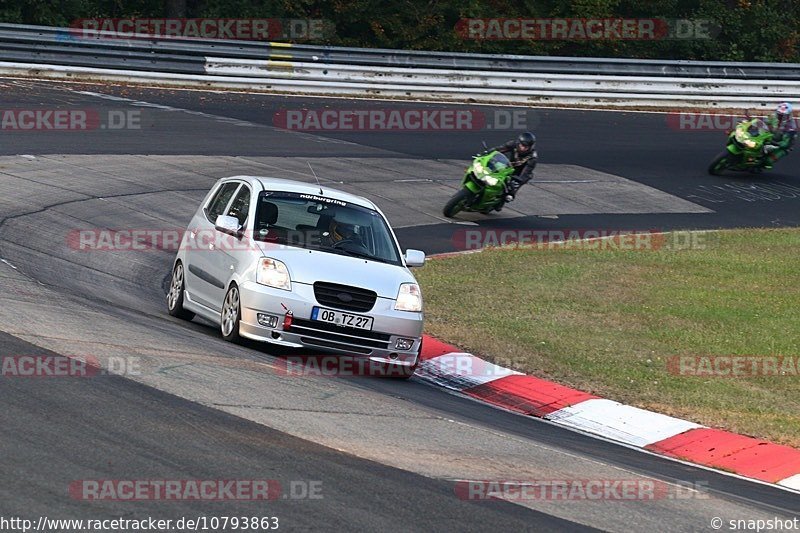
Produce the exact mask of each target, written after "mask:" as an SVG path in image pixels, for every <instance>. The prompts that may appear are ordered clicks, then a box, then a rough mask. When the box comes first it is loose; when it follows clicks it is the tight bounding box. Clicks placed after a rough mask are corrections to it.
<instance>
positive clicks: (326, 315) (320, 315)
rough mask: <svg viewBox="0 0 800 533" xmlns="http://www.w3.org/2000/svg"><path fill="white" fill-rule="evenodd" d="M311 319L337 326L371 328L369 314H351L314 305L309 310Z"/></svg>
mask: <svg viewBox="0 0 800 533" xmlns="http://www.w3.org/2000/svg"><path fill="white" fill-rule="evenodd" d="M311 320H319V321H320V322H327V323H328V324H336V325H337V326H344V327H346V328H356V329H366V330H371V329H372V317H371V316H363V315H353V314H350V313H343V312H341V311H334V310H333V309H325V308H324V307H315V308H314V309H313V310H312V311H311Z"/></svg>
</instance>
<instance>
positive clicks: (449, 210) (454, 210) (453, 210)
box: [442, 189, 475, 218]
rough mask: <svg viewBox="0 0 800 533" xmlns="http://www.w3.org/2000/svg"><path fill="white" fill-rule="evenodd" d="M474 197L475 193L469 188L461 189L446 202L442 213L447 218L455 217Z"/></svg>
mask: <svg viewBox="0 0 800 533" xmlns="http://www.w3.org/2000/svg"><path fill="white" fill-rule="evenodd" d="M474 197H475V195H474V194H473V193H472V192H471V191H469V190H468V189H461V190H460V191H458V192H457V193H455V194H454V195H453V197H452V198H450V200H449V201H448V202H447V203H446V204H445V206H444V209H443V210H442V213H444V216H446V217H447V218H453V217H454V216H456V215H457V214H458V213H459V212H460V211H462V210H463V209H464V206H466V205H467V204H468V203H469V202H471V201H472V199H473V198H474Z"/></svg>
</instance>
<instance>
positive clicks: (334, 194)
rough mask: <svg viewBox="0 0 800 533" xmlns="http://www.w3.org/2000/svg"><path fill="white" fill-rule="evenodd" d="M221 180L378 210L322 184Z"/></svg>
mask: <svg viewBox="0 0 800 533" xmlns="http://www.w3.org/2000/svg"><path fill="white" fill-rule="evenodd" d="M223 179H224V180H234V179H235V180H242V181H247V182H248V183H250V184H251V185H253V186H254V187H258V185H261V187H262V188H263V189H266V190H269V191H283V192H297V193H301V194H312V195H314V196H324V197H326V198H333V199H335V200H341V201H343V202H350V203H354V204H358V205H360V206H362V207H367V208H369V209H378V206H376V205H375V204H374V203H372V202H371V201H370V200H368V199H366V198H364V197H363V196H358V195H355V194H350V193H349V192H344V191H340V190H339V189H334V188H333V187H329V186H327V185H324V184H323V185H317V184H316V183H308V182H304V181H296V180H287V179H283V178H271V177H267V176H230V177H227V178H223ZM320 189H322V194H320V193H319V191H320Z"/></svg>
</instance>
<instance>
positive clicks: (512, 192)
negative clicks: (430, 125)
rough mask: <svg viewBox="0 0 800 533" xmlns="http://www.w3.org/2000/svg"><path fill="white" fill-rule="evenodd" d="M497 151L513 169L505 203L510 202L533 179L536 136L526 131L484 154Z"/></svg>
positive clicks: (536, 156)
mask: <svg viewBox="0 0 800 533" xmlns="http://www.w3.org/2000/svg"><path fill="white" fill-rule="evenodd" d="M495 150H496V151H498V152H501V153H502V154H504V155H505V156H506V157H507V158H508V160H509V161H511V166H513V167H514V174H513V175H512V178H511V180H509V183H508V191H507V193H508V194H507V195H506V198H505V200H506V202H510V201H512V200H513V199H514V196H516V194H517V191H518V190H519V188H520V187H522V186H523V185H525V184H526V183H528V181H530V179H531V178H532V177H533V170H534V169H535V168H536V162H537V160H538V157H539V156H538V154H537V153H536V135H534V134H533V133H531V132H529V131H526V132H524V133H520V134H519V137H517V138H516V139H512V140H510V141H508V142H507V143H505V144H501V145H500V146H496V147H494V148H490V149H489V150H487V151H486V152H484V153H489V152H492V151H495Z"/></svg>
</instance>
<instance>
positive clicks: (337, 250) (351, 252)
mask: <svg viewBox="0 0 800 533" xmlns="http://www.w3.org/2000/svg"><path fill="white" fill-rule="evenodd" d="M329 250H331V251H332V252H334V253H338V254H339V255H349V256H350V257H360V258H362V259H369V260H370V261H377V262H379V263H388V261H386V260H385V259H382V258H380V257H375V256H374V255H370V254H365V253H363V252H356V251H355V250H348V249H347V248H329Z"/></svg>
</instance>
